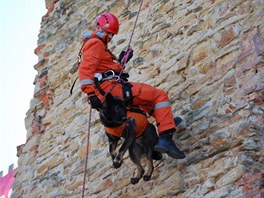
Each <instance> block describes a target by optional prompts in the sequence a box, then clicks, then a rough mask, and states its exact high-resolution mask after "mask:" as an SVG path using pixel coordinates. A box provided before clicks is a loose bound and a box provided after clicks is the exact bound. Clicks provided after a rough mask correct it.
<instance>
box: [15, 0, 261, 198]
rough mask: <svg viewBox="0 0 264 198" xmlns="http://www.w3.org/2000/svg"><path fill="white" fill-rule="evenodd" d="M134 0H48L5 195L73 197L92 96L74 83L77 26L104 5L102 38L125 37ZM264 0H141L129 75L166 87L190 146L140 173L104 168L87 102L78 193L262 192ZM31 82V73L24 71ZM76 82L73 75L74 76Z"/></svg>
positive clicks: (104, 151)
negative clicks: (107, 23)
mask: <svg viewBox="0 0 264 198" xmlns="http://www.w3.org/2000/svg"><path fill="white" fill-rule="evenodd" d="M139 4H140V1H139V0H134V1H129V0H91V1H86V0H46V6H47V13H46V14H45V15H44V16H43V18H42V21H41V29H40V32H39V38H38V45H37V46H36V49H35V51H34V52H35V54H36V55H37V56H38V60H39V61H38V63H36V65H34V69H35V70H36V71H37V76H36V78H35V79H34V84H35V91H34V95H33V98H32V100H31V101H30V109H29V110H28V112H27V113H26V118H25V125H26V129H27V141H26V142H25V144H23V145H20V146H19V147H18V156H19V160H18V168H17V172H16V174H15V183H14V186H13V197H14V198H18V197H23V198H25V197H26V198H27V197H34V198H38V197H45V198H46V197H49V198H55V197H56V198H58V197H63V198H77V197H78V198H79V197H81V192H82V185H83V174H84V166H85V157H86V141H87V127H88V126H87V120H88V112H89V106H88V104H87V102H86V96H85V95H84V94H82V93H81V91H80V89H79V85H77V86H75V88H74V91H73V95H72V96H70V95H69V90H70V87H71V84H72V82H73V81H74V79H75V78H76V76H77V75H78V74H77V73H78V72H77V59H76V56H77V54H78V51H79V49H80V47H81V35H82V33H83V32H84V31H86V30H91V29H93V28H94V21H95V17H96V16H97V15H98V14H100V13H102V12H104V11H109V12H112V13H114V14H116V15H117V16H118V18H119V20H120V22H121V28H120V34H119V35H117V36H115V37H114V39H113V41H112V43H111V44H110V45H109V48H110V49H111V50H113V52H114V53H115V54H116V55H119V53H120V51H121V50H122V49H124V48H125V47H126V45H127V44H128V38H129V37H130V35H131V30H132V27H133V25H134V21H135V18H136V14H137V11H138V8H139ZM263 12H264V2H263V0H251V1H248V0H233V1H227V0H182V1H176V0H160V1H158V0H145V1H144V2H143V8H142V11H141V13H140V17H139V21H138V24H137V27H136V30H135V35H134V37H133V40H132V47H133V49H134V52H135V53H134V57H133V58H132V60H131V61H130V63H129V64H128V67H127V68H126V71H127V72H129V74H130V81H138V82H145V83H149V84H151V85H153V86H155V87H158V88H161V89H163V90H165V91H167V92H168V94H169V97H170V99H171V102H172V105H173V110H174V112H173V113H174V115H175V116H181V117H182V118H183V119H184V123H183V125H182V126H180V127H179V132H178V133H175V134H174V139H175V141H178V142H179V143H180V145H181V148H182V149H183V150H184V152H185V153H186V155H187V157H186V159H183V160H175V159H172V158H170V157H168V156H167V155H164V157H163V159H162V160H161V161H157V162H155V170H154V174H153V178H152V180H151V181H149V182H144V181H140V182H139V183H138V184H136V185H131V184H130V177H131V175H132V171H133V164H132V163H131V161H130V160H129V159H128V157H126V160H125V161H124V163H123V165H122V167H121V168H119V169H117V170H115V169H113V168H112V163H111V158H110V156H109V154H108V145H107V141H106V140H107V138H106V136H105V134H104V131H103V128H102V126H101V124H100V122H99V120H98V113H97V112H96V111H93V112H92V122H91V135H90V148H89V158H88V176H87V180H86V190H85V195H86V197H112V198H115V197H121V198H122V197H124V198H129V197H151V198H154V197H156V198H159V197H180V198H182V197H184V198H190V197H195V198H196V197H205V198H210V197H214V198H216V197H232V198H233V197H236V198H246V197H255V198H260V197H263V196H264V180H263V176H264V149H263V146H264V117H263V115H264V105H263V101H264V63H263V57H264V40H263V35H264V15H263ZM32 81H33V79H32ZM77 84H78V83H77Z"/></svg>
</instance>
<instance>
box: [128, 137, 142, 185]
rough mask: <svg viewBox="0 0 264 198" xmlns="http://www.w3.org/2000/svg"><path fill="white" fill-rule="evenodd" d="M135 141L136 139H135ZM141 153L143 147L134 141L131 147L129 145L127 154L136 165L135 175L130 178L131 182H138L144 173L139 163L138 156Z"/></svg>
mask: <svg viewBox="0 0 264 198" xmlns="http://www.w3.org/2000/svg"><path fill="white" fill-rule="evenodd" d="M136 141H137V140H136ZM142 154H143V149H142V147H141V146H140V145H138V144H137V143H136V142H134V143H133V144H132V145H131V147H129V156H130V159H131V160H132V162H133V163H134V164H135V165H136V167H137V169H136V175H135V177H132V178H131V180H130V181H131V183H132V184H136V183H138V182H139V180H140V179H141V178H142V176H143V174H144V169H143V167H142V165H141V162H140V158H141V155H142Z"/></svg>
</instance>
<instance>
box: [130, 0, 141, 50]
mask: <svg viewBox="0 0 264 198" xmlns="http://www.w3.org/2000/svg"><path fill="white" fill-rule="evenodd" d="M143 1H144V0H141V3H140V6H139V9H138V13H137V18H136V21H135V23H134V27H133V29H132V33H131V36H130V39H129V42H128V45H127V49H128V48H129V47H130V44H131V41H132V38H133V36H134V32H135V29H136V25H137V21H138V16H139V13H140V11H141V7H142V5H143Z"/></svg>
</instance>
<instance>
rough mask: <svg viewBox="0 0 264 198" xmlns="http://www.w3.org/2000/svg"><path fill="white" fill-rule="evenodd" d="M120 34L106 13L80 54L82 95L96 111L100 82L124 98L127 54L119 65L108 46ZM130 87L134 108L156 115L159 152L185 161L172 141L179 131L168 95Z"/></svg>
mask: <svg viewBox="0 0 264 198" xmlns="http://www.w3.org/2000/svg"><path fill="white" fill-rule="evenodd" d="M118 30H119V22H118V19H117V18H116V17H115V16H114V15H113V14H111V13H103V14H101V15H99V16H98V17H97V19H96V30H95V31H94V32H93V33H92V35H91V36H90V38H89V39H87V41H86V42H85V43H84V45H83V47H82V49H81V51H80V54H79V55H80V60H79V61H80V62H79V80H80V86H81V89H82V91H83V92H84V93H86V94H87V96H88V101H89V102H90V104H91V107H92V108H96V109H98V108H100V107H101V106H102V101H103V100H104V96H103V95H102V94H100V92H99V90H98V88H97V87H96V83H95V82H96V81H97V82H98V81H99V83H100V88H101V89H102V90H103V91H104V92H106V93H107V92H109V91H110V93H111V94H112V95H113V96H118V97H121V98H124V96H123V83H122V81H120V80H119V79H118V77H117V76H118V74H119V72H121V70H122V67H123V66H122V65H121V64H120V62H121V60H122V58H123V56H124V52H122V53H121V54H120V56H119V59H118V60H119V61H116V60H114V59H115V58H114V56H113V54H112V53H111V52H110V51H109V50H108V48H107V44H108V43H109V42H110V41H111V39H112V38H113V36H114V35H115V34H117V33H118ZM132 56H133V51H132V53H130V54H129V55H128V59H127V61H128V60H129V59H131V58H132ZM95 78H96V79H95ZM117 80H118V81H117ZM129 83H130V84H131V85H132V87H131V90H132V103H133V105H138V106H139V107H140V108H141V109H142V110H143V111H145V112H146V113H150V112H152V113H153V114H152V116H153V117H154V118H155V120H156V124H157V128H158V132H159V141H158V142H157V144H156V146H155V150H157V151H159V152H161V153H167V154H168V155H169V156H171V157H173V158H177V159H183V158H185V154H184V153H183V152H182V151H181V150H180V149H178V148H177V146H176V145H175V143H174V142H173V140H172V133H173V132H174V131H176V125H175V122H174V117H173V114H172V110H171V104H170V102H169V98H168V95H167V93H166V92H164V91H162V90H159V89H157V88H154V87H152V86H150V85H148V84H144V83H135V82H129Z"/></svg>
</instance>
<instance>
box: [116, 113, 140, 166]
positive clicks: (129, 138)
mask: <svg viewBox="0 0 264 198" xmlns="http://www.w3.org/2000/svg"><path fill="white" fill-rule="evenodd" d="M123 137H124V143H123V144H122V146H121V148H120V149H119V151H118V154H117V156H116V157H115V159H114V161H113V165H114V168H119V167H120V166H121V164H122V161H123V157H124V154H125V153H126V151H127V150H128V148H129V147H130V145H131V144H132V143H133V142H134V140H135V121H134V119H133V118H129V119H128V120H127V123H126V128H125V130H124V132H123Z"/></svg>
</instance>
